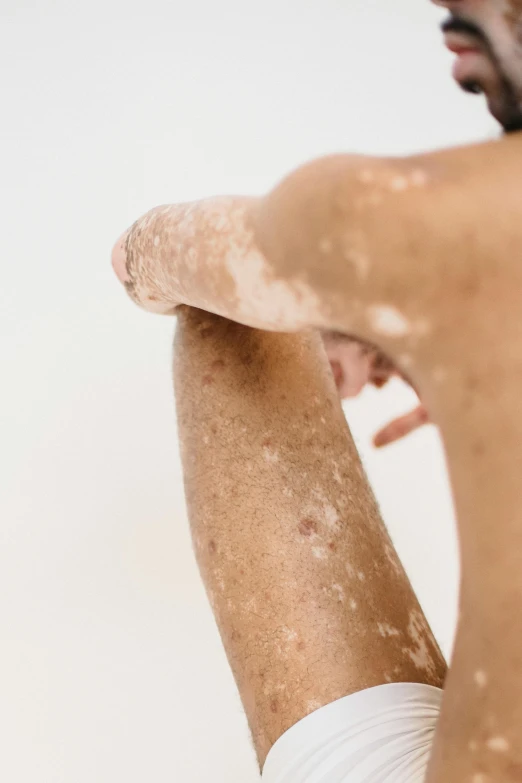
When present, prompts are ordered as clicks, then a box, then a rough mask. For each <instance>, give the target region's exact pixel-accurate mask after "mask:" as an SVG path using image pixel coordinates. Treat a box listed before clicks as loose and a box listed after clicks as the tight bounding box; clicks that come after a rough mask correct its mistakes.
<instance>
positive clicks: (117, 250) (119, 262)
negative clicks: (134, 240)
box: [111, 229, 130, 283]
mask: <svg viewBox="0 0 522 783" xmlns="http://www.w3.org/2000/svg"><path fill="white" fill-rule="evenodd" d="M129 232H130V229H127V231H125V233H124V234H122V235H121V237H120V238H119V239H118V241H117V242H116V244H115V245H114V247H113V249H112V255H111V262H112V268H113V269H114V272H115V274H116V277H117V278H118V280H119V281H120V283H128V282H129V280H130V277H129V273H128V272H127V253H126V251H125V243H126V241H127V237H128V236H129Z"/></svg>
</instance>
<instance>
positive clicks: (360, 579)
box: [357, 571, 366, 582]
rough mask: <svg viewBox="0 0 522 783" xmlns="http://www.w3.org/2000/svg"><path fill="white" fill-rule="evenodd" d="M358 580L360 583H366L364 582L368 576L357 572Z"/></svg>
mask: <svg viewBox="0 0 522 783" xmlns="http://www.w3.org/2000/svg"><path fill="white" fill-rule="evenodd" d="M357 579H358V580H359V582H364V580H365V579H366V576H365V575H364V574H363V572H362V571H358V572H357Z"/></svg>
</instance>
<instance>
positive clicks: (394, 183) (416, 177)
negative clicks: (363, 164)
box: [389, 169, 428, 193]
mask: <svg viewBox="0 0 522 783" xmlns="http://www.w3.org/2000/svg"><path fill="white" fill-rule="evenodd" d="M427 183H428V175H427V174H426V172H425V171H423V170H422V169H413V171H410V173H409V174H407V175H406V176H397V177H394V178H393V179H392V180H391V182H390V185H389V187H390V190H391V191H392V192H393V193H404V191H405V190H409V189H410V188H411V187H414V188H423V187H425V186H426V185H427Z"/></svg>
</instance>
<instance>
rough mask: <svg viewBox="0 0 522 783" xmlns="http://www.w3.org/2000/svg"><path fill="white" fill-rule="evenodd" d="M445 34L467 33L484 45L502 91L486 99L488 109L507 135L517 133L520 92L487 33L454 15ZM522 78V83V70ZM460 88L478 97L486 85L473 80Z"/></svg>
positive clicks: (520, 119)
mask: <svg viewBox="0 0 522 783" xmlns="http://www.w3.org/2000/svg"><path fill="white" fill-rule="evenodd" d="M442 31H443V32H445V33H446V32H456V33H464V34H465V35H469V36H471V37H472V38H474V39H475V40H476V41H477V42H478V43H479V44H480V46H481V48H482V50H483V52H484V55H485V56H486V57H488V58H489V60H490V62H491V63H492V65H493V67H494V69H495V71H496V73H497V77H498V88H497V90H496V91H495V94H491V95H487V96H486V98H487V103H488V108H489V110H490V112H491V114H492V115H493V116H494V117H495V119H496V120H497V121H498V122H499V123H500V124H501V125H502V128H503V130H504V132H505V133H515V132H517V131H520V130H522V101H521V100H520V98H519V97H518V90H517V88H516V85H515V83H514V81H513V79H512V78H510V76H508V74H507V73H506V71H505V69H504V67H503V66H502V64H501V62H500V60H499V57H498V56H497V54H496V52H495V49H494V46H493V44H492V42H491V41H490V39H489V37H488V35H487V33H486V31H485V30H483V29H482V28H481V27H480V26H479V25H478V24H477V23H476V22H473V21H471V20H470V19H466V18H464V17H461V16H457V15H452V16H451V17H450V18H449V19H447V20H446V21H445V22H444V23H443V25H442ZM520 79H521V82H522V71H521V74H520ZM460 86H461V87H462V89H463V90H464V91H465V92H470V93H474V94H480V93H482V92H484V90H483V88H482V85H481V84H480V83H479V82H476V81H473V80H468V81H465V82H462V83H461V85H460Z"/></svg>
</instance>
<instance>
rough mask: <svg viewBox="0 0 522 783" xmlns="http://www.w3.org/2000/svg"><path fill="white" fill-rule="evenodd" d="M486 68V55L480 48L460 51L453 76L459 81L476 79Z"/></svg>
mask: <svg viewBox="0 0 522 783" xmlns="http://www.w3.org/2000/svg"><path fill="white" fill-rule="evenodd" d="M483 68H484V55H483V54H482V52H480V51H479V50H478V49H465V50H464V51H461V52H458V57H457V59H456V60H455V63H454V65H453V77H454V78H455V79H456V80H457V81H458V82H467V81H474V80H475V79H477V77H478V75H479V74H480V73H481V72H482V71H483Z"/></svg>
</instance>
